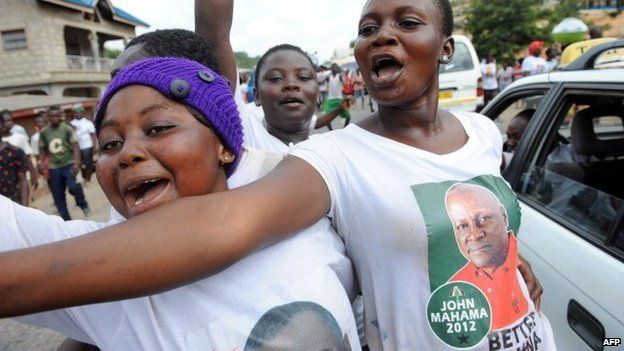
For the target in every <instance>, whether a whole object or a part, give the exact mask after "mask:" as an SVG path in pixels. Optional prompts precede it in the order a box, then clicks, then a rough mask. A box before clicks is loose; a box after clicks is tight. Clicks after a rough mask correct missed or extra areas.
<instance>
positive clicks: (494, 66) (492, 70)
mask: <svg viewBox="0 0 624 351" xmlns="http://www.w3.org/2000/svg"><path fill="white" fill-rule="evenodd" d="M544 45H545V44H544V42H541V41H538V40H535V41H533V42H531V44H529V46H528V53H529V54H528V55H527V56H526V57H524V58H521V59H518V60H517V61H516V62H515V63H512V62H508V61H503V62H501V63H500V65H499V64H498V63H497V62H496V57H495V56H494V55H493V54H488V55H487V57H486V58H485V59H483V61H482V62H481V75H482V79H483V90H484V96H483V105H484V106H485V105H487V104H488V103H489V102H490V101H491V100H492V99H493V98H494V97H495V96H496V94H498V93H499V92H500V91H502V90H503V89H505V88H506V87H508V86H509V85H510V84H511V83H513V82H514V81H515V80H518V79H520V78H522V77H526V76H532V75H535V74H541V73H546V72H551V71H553V70H555V69H557V67H558V65H559V57H560V55H561V52H559V51H557V50H556V49H555V48H554V47H549V48H547V49H546V50H545V51H544ZM544 55H545V56H544Z"/></svg>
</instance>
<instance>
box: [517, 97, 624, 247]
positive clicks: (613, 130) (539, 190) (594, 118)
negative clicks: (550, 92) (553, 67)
mask: <svg viewBox="0 0 624 351" xmlns="http://www.w3.org/2000/svg"><path fill="white" fill-rule="evenodd" d="M567 99H568V103H567V104H565V105H564V106H565V107H564V108H563V109H562V110H561V112H560V113H559V116H556V120H557V121H558V122H557V123H556V124H555V127H554V128H553V130H552V131H550V132H549V133H543V136H542V138H543V139H542V140H533V141H532V143H536V145H540V148H539V149H538V152H537V153H536V154H535V155H534V156H533V157H530V158H529V162H528V163H527V165H525V167H524V172H523V173H522V177H521V181H520V185H519V186H518V187H517V191H518V193H519V194H521V195H523V196H524V197H525V198H526V199H529V200H531V203H532V204H533V205H534V207H535V208H536V209H537V210H539V211H540V212H542V213H544V214H546V215H548V216H549V217H551V218H553V219H554V220H556V221H558V222H560V223H562V224H564V225H566V226H568V227H569V228H570V227H571V228H573V229H574V231H576V232H579V233H581V232H582V233H585V234H587V235H589V236H591V237H593V239H597V240H599V241H602V242H606V240H607V239H608V238H609V237H610V236H611V232H613V231H614V228H615V227H616V225H617V223H618V222H617V221H618V220H619V217H620V212H621V210H622V206H623V205H624V200H623V199H624V182H622V181H621V179H619V178H620V175H621V174H624V173H623V172H624V105H623V101H624V99H622V97H618V96H614V97H612V98H611V97H600V95H598V94H596V95H591V96H585V95H578V96H569V97H568V98H567ZM614 244H615V246H617V247H619V248H620V249H624V233H619V234H618V236H617V237H615V239H614Z"/></svg>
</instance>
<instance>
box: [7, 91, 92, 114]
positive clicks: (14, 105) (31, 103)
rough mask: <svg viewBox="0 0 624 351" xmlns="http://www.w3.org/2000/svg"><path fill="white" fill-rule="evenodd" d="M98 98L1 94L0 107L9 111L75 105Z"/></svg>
mask: <svg viewBox="0 0 624 351" xmlns="http://www.w3.org/2000/svg"><path fill="white" fill-rule="evenodd" d="M96 101H97V98H90V97H71V96H52V95H28V94H20V95H9V96H0V108H1V109H2V110H4V109H7V110H9V111H21V110H29V109H39V108H46V107H49V106H63V105H73V104H77V103H79V102H93V103H95V102H96Z"/></svg>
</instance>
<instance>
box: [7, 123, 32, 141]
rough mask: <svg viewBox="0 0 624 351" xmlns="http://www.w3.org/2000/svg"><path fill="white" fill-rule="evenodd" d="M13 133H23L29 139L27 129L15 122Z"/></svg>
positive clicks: (12, 128)
mask: <svg viewBox="0 0 624 351" xmlns="http://www.w3.org/2000/svg"><path fill="white" fill-rule="evenodd" d="M11 133H13V134H21V135H23V136H25V137H26V139H28V133H27V132H26V129H24V127H22V126H20V125H19V124H13V127H11Z"/></svg>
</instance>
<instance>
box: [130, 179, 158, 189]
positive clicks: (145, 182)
mask: <svg viewBox="0 0 624 351" xmlns="http://www.w3.org/2000/svg"><path fill="white" fill-rule="evenodd" d="M156 182H158V179H151V180H146V181H144V182H141V183H139V184H136V185H133V186H131V187H129V188H128V190H127V191H132V190H134V189H136V188H138V187H140V186H141V185H143V184H151V183H156Z"/></svg>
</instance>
